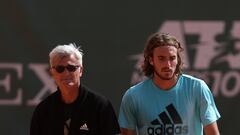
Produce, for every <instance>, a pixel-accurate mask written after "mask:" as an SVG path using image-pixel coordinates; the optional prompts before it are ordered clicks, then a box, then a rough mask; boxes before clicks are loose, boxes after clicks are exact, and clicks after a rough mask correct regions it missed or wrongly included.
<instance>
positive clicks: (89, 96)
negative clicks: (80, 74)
mask: <svg viewBox="0 0 240 135" xmlns="http://www.w3.org/2000/svg"><path fill="white" fill-rule="evenodd" d="M81 90H82V92H84V95H85V96H86V100H87V101H90V102H97V103H107V102H108V101H109V100H108V99H107V98H106V97H105V96H104V95H102V94H100V93H98V92H96V91H93V90H92V89H90V88H89V87H87V86H86V85H82V86H81Z"/></svg>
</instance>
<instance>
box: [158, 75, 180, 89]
mask: <svg viewBox="0 0 240 135" xmlns="http://www.w3.org/2000/svg"><path fill="white" fill-rule="evenodd" d="M178 76H179V75H175V76H174V77H173V78H172V79H169V80H166V79H161V78H159V77H158V76H154V77H153V82H154V84H155V85H156V86H157V87H159V88H160V89H161V90H166V91H167V90H169V89H171V88H172V87H174V86H175V85H176V83H177V80H178Z"/></svg>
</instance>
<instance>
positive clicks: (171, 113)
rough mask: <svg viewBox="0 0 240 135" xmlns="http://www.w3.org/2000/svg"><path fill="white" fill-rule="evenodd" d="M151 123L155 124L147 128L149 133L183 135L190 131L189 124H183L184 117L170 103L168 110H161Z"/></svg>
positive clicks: (150, 134) (149, 134)
mask: <svg viewBox="0 0 240 135" xmlns="http://www.w3.org/2000/svg"><path fill="white" fill-rule="evenodd" d="M159 119H160V121H159ZM151 124H152V125H154V126H153V127H148V128H147V133H148V135H174V134H181V135H182V134H187V133H188V126H187V125H183V122H182V118H181V117H180V115H179V113H178V112H177V110H176V109H175V107H174V105H173V104H170V105H168V106H167V107H166V111H164V112H161V113H160V114H159V115H158V118H156V119H155V120H153V121H152V122H151Z"/></svg>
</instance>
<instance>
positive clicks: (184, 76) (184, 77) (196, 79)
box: [181, 74, 203, 82]
mask: <svg viewBox="0 0 240 135" xmlns="http://www.w3.org/2000/svg"><path fill="white" fill-rule="evenodd" d="M181 76H182V78H183V79H184V80H187V81H194V82H203V80H202V79H201V78H198V77H195V76H193V75H190V74H182V75H181Z"/></svg>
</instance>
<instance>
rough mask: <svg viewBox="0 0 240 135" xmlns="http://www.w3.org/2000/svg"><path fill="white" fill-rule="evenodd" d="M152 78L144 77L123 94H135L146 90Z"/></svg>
mask: <svg viewBox="0 0 240 135" xmlns="http://www.w3.org/2000/svg"><path fill="white" fill-rule="evenodd" d="M151 83H152V80H151V79H146V80H143V81H141V82H139V83H137V84H135V85H133V86H131V87H130V88H129V89H128V90H127V91H126V93H125V94H127V95H135V94H138V93H141V92H142V91H144V90H146V88H147V87H149V85H151Z"/></svg>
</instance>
